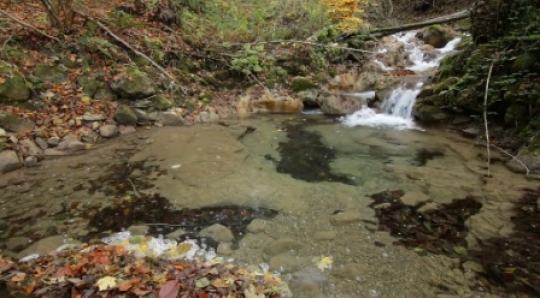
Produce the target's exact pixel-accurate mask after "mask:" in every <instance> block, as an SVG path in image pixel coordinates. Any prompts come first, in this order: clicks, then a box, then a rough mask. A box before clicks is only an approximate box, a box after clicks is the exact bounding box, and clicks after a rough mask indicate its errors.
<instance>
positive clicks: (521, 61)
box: [511, 53, 538, 72]
mask: <svg viewBox="0 0 540 298" xmlns="http://www.w3.org/2000/svg"><path fill="white" fill-rule="evenodd" d="M537 62H538V60H537V59H536V57H535V55H533V54H532V53H524V54H521V55H519V56H517V57H516V60H514V63H513V64H512V68H511V71H512V72H528V71H534V69H535V68H536V66H537V65H536V64H537Z"/></svg>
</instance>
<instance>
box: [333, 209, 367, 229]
mask: <svg viewBox="0 0 540 298" xmlns="http://www.w3.org/2000/svg"><path fill="white" fill-rule="evenodd" d="M361 220H362V216H361V215H360V213H358V212H356V211H345V212H341V213H338V214H335V215H332V217H330V223H332V224H333V225H334V226H342V225H347V224H351V223H355V222H359V221H361Z"/></svg>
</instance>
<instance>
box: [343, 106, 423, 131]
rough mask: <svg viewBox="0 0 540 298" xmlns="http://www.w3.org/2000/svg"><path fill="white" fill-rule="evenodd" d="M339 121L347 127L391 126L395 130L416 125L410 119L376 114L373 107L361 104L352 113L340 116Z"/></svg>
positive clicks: (412, 127)
mask: <svg viewBox="0 0 540 298" xmlns="http://www.w3.org/2000/svg"><path fill="white" fill-rule="evenodd" d="M341 122H342V123H343V124H344V125H345V126H348V127H354V126H369V127H381V128H391V129H396V130H406V129H414V128H416V125H415V124H414V121H413V120H412V119H406V118H401V117H396V116H392V115H388V114H377V113H376V112H375V111H374V110H373V109H370V108H368V107H366V106H363V107H362V108H361V109H360V110H358V111H356V112H354V114H352V115H349V116H345V117H342V118H341Z"/></svg>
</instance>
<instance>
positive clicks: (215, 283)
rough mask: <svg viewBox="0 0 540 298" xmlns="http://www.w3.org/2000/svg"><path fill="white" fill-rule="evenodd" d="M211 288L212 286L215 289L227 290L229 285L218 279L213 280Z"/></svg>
mask: <svg viewBox="0 0 540 298" xmlns="http://www.w3.org/2000/svg"><path fill="white" fill-rule="evenodd" d="M212 286H214V287H216V288H227V287H229V284H227V282H226V281H224V280H223V279H221V278H218V279H214V280H213V281H212Z"/></svg>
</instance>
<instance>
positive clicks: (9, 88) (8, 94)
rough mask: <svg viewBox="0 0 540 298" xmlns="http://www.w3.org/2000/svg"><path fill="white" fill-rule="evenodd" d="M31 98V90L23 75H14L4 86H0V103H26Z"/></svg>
mask: <svg viewBox="0 0 540 298" xmlns="http://www.w3.org/2000/svg"><path fill="white" fill-rule="evenodd" d="M29 98H30V88H28V86H27V85H26V81H25V79H24V78H23V77H22V76H21V75H18V74H14V75H13V76H12V77H7V78H6V81H5V82H4V83H3V84H0V101H2V100H7V101H25V100H27V99H29Z"/></svg>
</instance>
